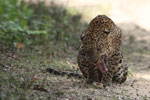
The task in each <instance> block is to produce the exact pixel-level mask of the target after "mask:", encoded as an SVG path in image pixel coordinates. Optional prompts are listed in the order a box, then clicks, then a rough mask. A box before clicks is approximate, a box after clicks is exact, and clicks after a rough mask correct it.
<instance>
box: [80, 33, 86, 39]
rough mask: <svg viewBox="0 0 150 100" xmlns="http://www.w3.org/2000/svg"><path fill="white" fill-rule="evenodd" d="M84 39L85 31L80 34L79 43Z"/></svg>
mask: <svg viewBox="0 0 150 100" xmlns="http://www.w3.org/2000/svg"><path fill="white" fill-rule="evenodd" d="M84 37H85V31H83V32H82V34H81V35H80V39H81V41H83V39H84Z"/></svg>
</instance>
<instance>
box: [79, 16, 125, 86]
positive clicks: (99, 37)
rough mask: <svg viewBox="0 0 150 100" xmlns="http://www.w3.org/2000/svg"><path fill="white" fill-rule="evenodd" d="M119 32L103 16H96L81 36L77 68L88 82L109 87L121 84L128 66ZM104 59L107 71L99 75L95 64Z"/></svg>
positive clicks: (108, 19)
mask: <svg viewBox="0 0 150 100" xmlns="http://www.w3.org/2000/svg"><path fill="white" fill-rule="evenodd" d="M121 34H122V32H121V30H120V29H119V28H118V27H117V26H116V25H115V23H114V22H113V21H112V20H111V19H110V18H109V17H107V16H105V15H98V16H96V17H95V18H94V19H93V20H92V21H91V22H90V23H89V26H88V27H87V28H86V29H85V31H84V32H83V33H82V34H81V41H82V43H81V46H80V49H79V52H78V56H77V62H78V66H79V68H80V70H81V72H82V74H83V75H84V77H86V78H87V79H88V80H90V81H96V82H101V83H103V84H105V85H109V84H110V83H112V82H115V83H120V84H121V83H123V82H125V80H126V78H127V72H128V66H127V65H126V64H125V62H124V59H123V55H122V51H121ZM102 57H105V59H106V60H105V64H106V65H107V67H108V71H107V72H105V73H101V72H100V70H99V69H98V67H97V63H98V61H99V60H100V59H102Z"/></svg>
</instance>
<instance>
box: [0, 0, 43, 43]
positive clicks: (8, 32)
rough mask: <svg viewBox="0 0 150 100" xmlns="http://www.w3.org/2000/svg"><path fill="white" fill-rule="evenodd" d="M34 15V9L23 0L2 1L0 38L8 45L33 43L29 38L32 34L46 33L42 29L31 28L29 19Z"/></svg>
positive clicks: (0, 7)
mask: <svg viewBox="0 0 150 100" xmlns="http://www.w3.org/2000/svg"><path fill="white" fill-rule="evenodd" d="M31 16H33V10H32V9H29V8H28V7H27V5H26V4H25V3H24V2H23V1H22V2H20V4H19V3H18V0H1V1H0V39H2V40H1V41H2V42H3V43H4V44H6V45H10V44H11V45H12V44H14V45H16V44H17V43H20V42H21V43H25V44H27V45H29V44H31V42H32V41H31V39H30V38H29V37H30V35H32V34H41V33H44V32H43V31H40V30H38V31H37V30H30V27H29V25H28V20H29V19H30V18H31Z"/></svg>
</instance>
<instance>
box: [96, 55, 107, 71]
mask: <svg viewBox="0 0 150 100" xmlns="http://www.w3.org/2000/svg"><path fill="white" fill-rule="evenodd" d="M97 66H98V69H99V70H100V71H101V72H102V73H104V72H107V71H108V66H106V63H105V57H102V59H101V60H100V61H98V63H97Z"/></svg>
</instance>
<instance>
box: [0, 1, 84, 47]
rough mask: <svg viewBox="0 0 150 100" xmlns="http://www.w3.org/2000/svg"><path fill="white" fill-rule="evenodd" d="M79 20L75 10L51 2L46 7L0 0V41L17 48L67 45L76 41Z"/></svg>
mask: <svg viewBox="0 0 150 100" xmlns="http://www.w3.org/2000/svg"><path fill="white" fill-rule="evenodd" d="M80 19H81V15H80V14H79V13H77V11H76V10H72V11H71V9H69V10H68V9H66V8H64V7H63V6H61V5H59V6H58V5H56V4H54V3H51V5H50V6H46V5H45V4H44V3H41V2H38V3H32V2H30V3H25V2H24V1H20V2H19V1H18V0H0V42H2V43H3V44H5V45H9V46H17V47H18V48H22V45H27V46H29V45H31V44H43V43H47V42H49V41H53V42H59V41H60V42H62V41H64V42H66V43H67V42H68V41H69V40H71V41H73V40H74V39H77V38H79V36H78V35H77V34H76V33H78V32H79V31H80V29H81V26H82V25H83V24H82V23H81V22H80ZM74 42H76V43H79V41H76V40H74ZM72 43H73V42H72ZM68 44H71V43H70V42H68Z"/></svg>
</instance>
